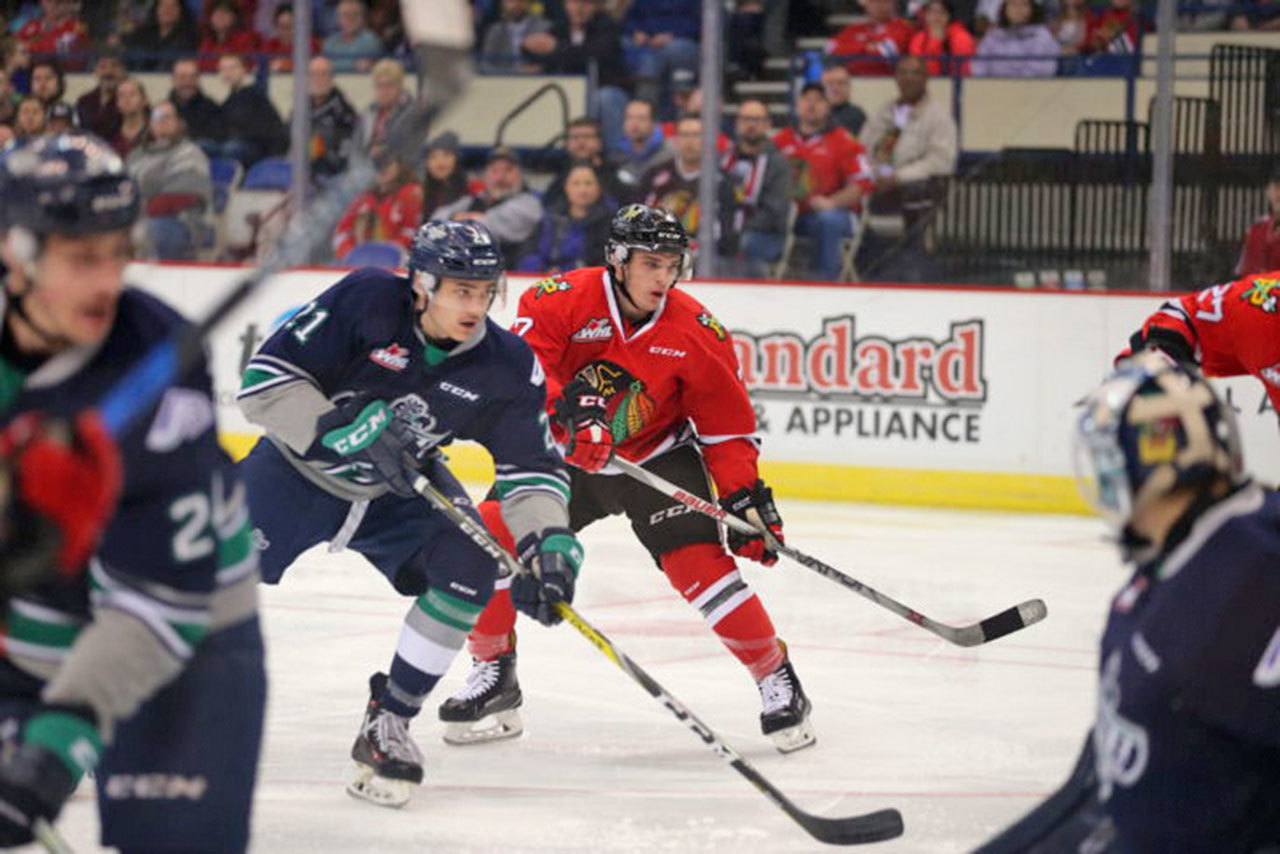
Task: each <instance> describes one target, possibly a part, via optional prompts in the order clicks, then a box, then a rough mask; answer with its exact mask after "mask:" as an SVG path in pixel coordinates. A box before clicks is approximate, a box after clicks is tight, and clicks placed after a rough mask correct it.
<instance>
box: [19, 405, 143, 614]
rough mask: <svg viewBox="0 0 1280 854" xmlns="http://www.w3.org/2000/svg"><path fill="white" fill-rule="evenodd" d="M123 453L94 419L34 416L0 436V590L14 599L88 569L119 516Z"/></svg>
mask: <svg viewBox="0 0 1280 854" xmlns="http://www.w3.org/2000/svg"><path fill="white" fill-rule="evenodd" d="M122 476H123V475H122V469H121V464H120V452H119V451H118V450H117V448H116V445H115V442H113V441H112V439H111V437H110V435H108V434H107V430H106V428H105V427H104V426H103V424H102V421H101V419H100V418H99V417H98V415H97V413H95V412H83V413H81V414H80V415H78V416H76V419H75V422H74V429H73V427H72V425H71V424H68V423H67V422H66V421H62V420H50V419H45V418H43V417H42V416H40V415H39V414H37V413H34V412H31V413H26V414H23V415H20V416H18V418H16V419H15V420H14V421H13V422H12V423H11V424H10V425H9V426H8V427H7V428H5V430H4V432H3V433H0V496H3V498H2V499H0V500H3V501H5V502H7V504H8V505H9V506H7V507H5V508H4V512H3V521H0V566H3V567H4V569H3V576H2V577H0V590H3V592H4V593H6V594H12V593H15V592H19V591H22V590H26V589H29V588H31V587H32V586H34V585H36V584H38V583H40V582H41V581H44V580H47V579H49V578H51V577H53V576H55V575H58V574H60V575H62V576H64V577H71V576H74V575H76V574H78V573H79V572H80V571H81V570H82V569H83V567H84V564H85V562H86V561H87V560H88V559H89V556H90V555H91V554H93V550H94V549H95V548H96V547H97V545H98V538H99V536H101V534H102V531H103V529H104V528H106V526H107V522H108V521H110V518H111V515H112V513H113V512H114V511H115V505H116V498H117V496H118V495H119V493H120V481H121V478H122Z"/></svg>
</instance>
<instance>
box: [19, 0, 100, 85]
mask: <svg viewBox="0 0 1280 854" xmlns="http://www.w3.org/2000/svg"><path fill="white" fill-rule="evenodd" d="M78 5H79V4H77V3H68V2H67V1H66V0H40V10H41V12H40V16H39V17H36V18H32V19H31V20H29V21H27V22H26V23H25V24H23V25H22V27H21V28H19V30H18V32H17V33H16V34H15V38H17V40H18V41H20V42H22V43H23V45H25V46H26V48H27V52H28V53H30V54H31V55H32V56H33V57H50V58H52V57H54V56H57V57H60V58H62V59H63V60H64V61H66V62H67V63H68V64H69V65H70V67H72V68H83V67H84V53H85V52H86V51H87V50H88V49H89V28H88V27H86V26H85V24H84V21H82V20H80V16H79V15H78V14H77V13H78V11H79V9H78V8H77V6H78Z"/></svg>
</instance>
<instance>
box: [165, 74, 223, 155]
mask: <svg viewBox="0 0 1280 854" xmlns="http://www.w3.org/2000/svg"><path fill="white" fill-rule="evenodd" d="M170 79H171V80H172V83H173V88H172V89H171V90H170V91H169V101H170V102H171V103H172V104H173V105H174V106H175V107H177V108H178V115H179V116H181V117H182V124H183V126H184V127H185V128H186V132H187V135H188V137H189V138H190V139H191V141H192V142H194V143H195V144H196V145H198V146H200V149H201V150H202V151H204V153H205V154H209V156H211V157H212V156H216V154H210V152H211V151H213V150H214V146H213V145H212V143H215V142H218V141H220V140H222V139H223V138H225V137H226V127H225V125H223V122H222V108H221V107H219V106H218V103H217V102H216V101H214V100H213V99H212V98H210V97H209V96H208V95H206V94H205V93H204V91H203V90H201V88H200V66H199V65H198V64H197V63H196V61H195V59H179V60H178V61H177V62H175V63H174V64H173V74H172V76H171V78H170Z"/></svg>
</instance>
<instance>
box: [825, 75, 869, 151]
mask: <svg viewBox="0 0 1280 854" xmlns="http://www.w3.org/2000/svg"><path fill="white" fill-rule="evenodd" d="M851 88H852V87H850V85H849V69H847V68H845V67H844V66H843V65H842V64H840V63H838V62H830V63H828V64H827V67H826V68H824V69H822V92H823V94H824V95H826V96H827V103H828V104H829V105H830V106H831V121H833V122H834V123H835V124H837V125H839V126H840V127H842V128H844V129H845V130H847V131H848V132H849V133H850V134H851V135H852V136H853V137H854V138H857V136H858V132H859V131H861V130H862V126H863V125H864V124H866V121H867V114H866V113H865V112H864V111H863V109H862V108H861V107H859V106H858V105H857V104H855V103H853V101H851V100H850V95H851V92H850V89H851Z"/></svg>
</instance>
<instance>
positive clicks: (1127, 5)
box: [1084, 0, 1138, 54]
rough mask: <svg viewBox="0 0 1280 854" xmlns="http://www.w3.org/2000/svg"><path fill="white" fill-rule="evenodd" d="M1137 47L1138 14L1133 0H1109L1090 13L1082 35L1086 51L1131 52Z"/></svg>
mask: <svg viewBox="0 0 1280 854" xmlns="http://www.w3.org/2000/svg"><path fill="white" fill-rule="evenodd" d="M1137 48H1138V14H1137V13H1136V12H1135V11H1134V9H1133V0H1110V5H1108V6H1107V8H1105V9H1103V10H1102V11H1101V12H1098V13H1095V14H1093V15H1091V16H1090V17H1089V19H1088V28H1087V30H1086V32H1085V36H1084V50H1085V52H1086V53H1098V54H1131V53H1133V52H1134V51H1135V50H1137Z"/></svg>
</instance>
